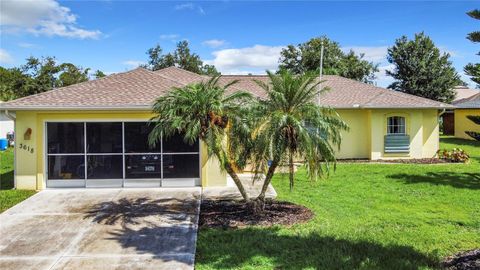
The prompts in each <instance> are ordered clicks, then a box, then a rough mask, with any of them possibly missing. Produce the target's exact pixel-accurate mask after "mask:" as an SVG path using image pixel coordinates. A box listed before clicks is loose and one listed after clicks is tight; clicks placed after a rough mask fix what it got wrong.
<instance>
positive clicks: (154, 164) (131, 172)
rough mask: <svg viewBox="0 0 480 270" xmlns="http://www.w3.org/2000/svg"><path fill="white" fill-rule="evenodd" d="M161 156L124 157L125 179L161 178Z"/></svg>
mask: <svg viewBox="0 0 480 270" xmlns="http://www.w3.org/2000/svg"><path fill="white" fill-rule="evenodd" d="M161 177H162V157H161V155H127V156H125V178H161Z"/></svg>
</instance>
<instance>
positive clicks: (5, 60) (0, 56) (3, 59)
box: [0, 48, 13, 64]
mask: <svg viewBox="0 0 480 270" xmlns="http://www.w3.org/2000/svg"><path fill="white" fill-rule="evenodd" d="M12 62H13V58H12V56H11V55H10V54H9V53H8V52H7V51H6V50H4V49H2V48H0V63H2V64H10V63H12Z"/></svg>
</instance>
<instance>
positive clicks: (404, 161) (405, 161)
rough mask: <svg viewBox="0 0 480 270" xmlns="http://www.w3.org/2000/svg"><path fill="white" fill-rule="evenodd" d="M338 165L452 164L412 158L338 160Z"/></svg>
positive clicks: (443, 161)
mask: <svg viewBox="0 0 480 270" xmlns="http://www.w3.org/2000/svg"><path fill="white" fill-rule="evenodd" d="M337 161H338V162H339V163H401V164H443V163H452V162H450V161H449V160H446V159H440V158H414V159H378V160H368V159H339V160H337Z"/></svg>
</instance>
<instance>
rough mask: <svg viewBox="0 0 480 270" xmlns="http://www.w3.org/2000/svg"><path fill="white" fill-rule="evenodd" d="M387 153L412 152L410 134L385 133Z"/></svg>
mask: <svg viewBox="0 0 480 270" xmlns="http://www.w3.org/2000/svg"><path fill="white" fill-rule="evenodd" d="M385 153H410V136H408V135H392V134H391V135H385Z"/></svg>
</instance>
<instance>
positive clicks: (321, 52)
mask: <svg viewBox="0 0 480 270" xmlns="http://www.w3.org/2000/svg"><path fill="white" fill-rule="evenodd" d="M321 46H322V47H320V80H322V75H323V40H322V43H321Z"/></svg>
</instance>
